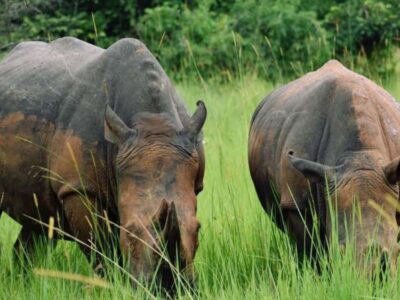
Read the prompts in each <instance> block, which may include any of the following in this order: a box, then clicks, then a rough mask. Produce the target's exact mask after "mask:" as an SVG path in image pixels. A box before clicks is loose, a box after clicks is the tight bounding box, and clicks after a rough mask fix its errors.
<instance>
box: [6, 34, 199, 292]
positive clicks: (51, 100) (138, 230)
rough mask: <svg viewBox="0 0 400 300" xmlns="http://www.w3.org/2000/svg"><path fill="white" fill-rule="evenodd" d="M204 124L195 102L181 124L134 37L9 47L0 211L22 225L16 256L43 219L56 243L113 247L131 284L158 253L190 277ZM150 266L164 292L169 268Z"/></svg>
mask: <svg viewBox="0 0 400 300" xmlns="http://www.w3.org/2000/svg"><path fill="white" fill-rule="evenodd" d="M205 118H206V108H205V106H204V104H203V102H201V101H199V102H198V107H197V110H196V112H195V113H194V115H193V116H192V117H190V116H189V115H188V113H187V110H186V108H185V105H184V104H183V102H182V101H181V99H180V98H179V96H178V95H177V93H176V91H175V89H174V87H173V86H172V85H171V82H170V80H169V79H168V77H167V75H166V74H165V73H164V71H163V70H162V68H161V66H160V65H159V63H158V62H157V60H156V59H155V58H154V57H153V55H152V54H151V53H150V52H149V50H148V49H147V48H146V47H145V46H144V45H143V44H142V43H141V42H140V41H138V40H135V39H123V40H120V41H118V42H116V43H115V44H113V45H112V46H110V47H109V48H108V49H107V50H103V49H101V48H98V47H95V46H93V45H90V44H87V43H85V42H82V41H79V40H77V39H74V38H62V39H58V40H55V41H54V42H52V43H49V44H47V43H42V42H25V43H22V44H19V45H18V46H16V47H15V49H13V50H12V51H11V53H10V54H8V56H6V57H5V58H4V60H3V61H1V62H0V192H1V195H2V198H1V199H2V200H1V203H0V214H1V212H5V213H7V214H8V215H9V216H11V217H12V218H13V219H15V220H16V221H17V222H19V223H20V224H21V225H22V230H21V233H20V237H19V239H18V240H17V242H16V245H15V247H16V248H19V247H21V246H23V247H25V249H27V250H28V252H29V250H30V249H32V247H33V242H32V241H33V237H34V236H39V237H45V236H47V228H46V226H42V225H41V224H40V222H43V223H45V224H48V223H49V220H50V218H51V217H53V218H54V219H55V220H56V221H55V225H56V226H57V227H58V228H60V229H61V230H62V231H64V232H65V233H67V234H68V235H64V236H63V235H61V234H57V232H56V236H55V238H56V239H58V238H63V237H64V238H68V237H69V235H70V236H72V237H74V238H78V239H79V240H81V241H82V242H83V243H85V244H86V245H88V244H89V245H90V244H92V245H96V246H98V247H103V246H105V247H106V248H107V247H110V245H112V247H115V248H119V249H120V250H122V253H123V254H124V256H125V258H127V259H128V261H129V266H130V271H131V273H132V274H133V275H134V276H135V277H136V278H143V279H145V280H151V279H152V277H153V276H154V275H155V270H156V269H158V264H159V263H160V253H162V252H163V249H164V248H165V254H166V255H167V256H169V258H170V260H171V261H172V263H175V262H179V266H180V268H181V270H182V271H183V272H184V273H185V274H186V275H187V279H188V280H189V281H191V280H193V276H194V275H193V270H192V262H193V259H194V256H195V252H196V249H197V246H198V230H199V228H200V225H199V221H198V219H197V217H196V195H197V194H198V193H199V192H200V191H201V190H202V188H203V175H204V151H203V146H202V142H201V138H202V137H201V128H202V126H203V124H204V121H205ZM99 216H102V217H103V218H102V217H99ZM104 216H107V218H108V219H109V221H110V222H109V223H107V222H105V221H104ZM113 223H115V224H117V225H120V226H119V227H116V226H114V225H113ZM110 229H111V230H110ZM95 231H96V232H97V231H99V232H101V234H100V235H99V234H97V233H96V232H95ZM113 231H114V232H117V236H119V245H118V244H117V245H115V244H112V243H111V242H110V239H111V236H112V232H113ZM99 236H101V238H99ZM81 248H82V250H83V251H84V252H85V253H86V254H87V255H90V249H88V247H87V246H85V245H82V244H81ZM99 249H102V248H99ZM99 262H100V260H99V257H98V258H97V259H96V261H95V263H96V265H97V264H98V263H99ZM159 269H160V271H159V272H158V274H157V275H158V278H159V279H160V281H161V284H162V285H164V287H167V288H169V287H171V286H172V285H173V283H172V282H173V278H172V273H173V271H172V270H171V268H170V267H169V264H168V263H166V262H164V261H163V260H161V264H160V268H159Z"/></svg>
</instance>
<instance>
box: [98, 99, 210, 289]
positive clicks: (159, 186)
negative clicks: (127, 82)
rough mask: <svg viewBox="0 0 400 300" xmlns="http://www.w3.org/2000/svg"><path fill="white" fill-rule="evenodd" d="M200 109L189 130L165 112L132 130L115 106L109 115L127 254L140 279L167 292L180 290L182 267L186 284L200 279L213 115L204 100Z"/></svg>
mask: <svg viewBox="0 0 400 300" xmlns="http://www.w3.org/2000/svg"><path fill="white" fill-rule="evenodd" d="M197 105H198V107H197V110H196V112H195V113H194V114H193V116H192V117H191V118H190V122H189V124H188V125H187V126H186V127H184V128H179V126H178V125H177V124H176V122H174V121H173V120H171V119H170V118H169V117H168V116H167V115H164V114H152V113H142V114H138V115H137V116H135V119H134V120H133V121H132V126H131V127H128V126H127V125H126V124H125V123H124V122H123V121H122V120H121V119H120V118H119V116H118V115H117V114H116V113H115V112H114V111H113V110H112V109H111V108H110V107H108V108H107V109H106V114H105V138H106V140H107V141H108V142H110V143H113V144H115V145H116V146H117V155H116V164H115V165H116V170H115V171H116V179H117V183H118V184H117V186H118V209H119V218H120V225H121V229H120V247H121V250H122V253H123V254H124V257H125V258H127V259H128V264H129V269H130V272H131V274H132V275H133V276H134V277H136V278H138V279H139V278H140V279H141V280H144V281H147V282H150V281H152V280H153V278H156V279H157V281H158V283H160V284H161V286H162V287H164V288H166V289H171V288H173V287H174V273H175V272H176V269H175V268H176V266H179V269H180V271H181V274H182V273H183V274H184V275H185V276H184V278H185V280H187V281H188V282H193V280H194V272H193V267H192V263H193V260H194V257H195V253H196V250H197V247H198V232H199V229H200V223H199V221H198V219H197V217H196V210H197V202H196V201H197V200H196V196H197V194H198V193H199V192H200V191H201V190H202V188H203V175H204V153H203V146H202V141H201V129H202V127H203V125H204V122H205V119H206V114H207V111H206V108H205V105H204V103H203V102H201V101H199V102H198V104H197ZM154 276H155V277H154Z"/></svg>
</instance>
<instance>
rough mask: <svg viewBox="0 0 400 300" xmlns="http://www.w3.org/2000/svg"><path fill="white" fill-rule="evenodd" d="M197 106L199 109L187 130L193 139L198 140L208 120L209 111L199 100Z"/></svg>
mask: <svg viewBox="0 0 400 300" xmlns="http://www.w3.org/2000/svg"><path fill="white" fill-rule="evenodd" d="M196 104H197V109H196V111H195V112H194V114H193V116H192V117H191V118H190V123H189V126H188V128H185V129H186V131H187V132H188V133H189V135H190V136H191V137H192V138H196V137H197V136H198V135H199V133H200V131H201V129H202V128H203V125H204V123H205V121H206V118H207V109H206V105H205V104H204V102H203V101H201V100H199V101H197V103H196Z"/></svg>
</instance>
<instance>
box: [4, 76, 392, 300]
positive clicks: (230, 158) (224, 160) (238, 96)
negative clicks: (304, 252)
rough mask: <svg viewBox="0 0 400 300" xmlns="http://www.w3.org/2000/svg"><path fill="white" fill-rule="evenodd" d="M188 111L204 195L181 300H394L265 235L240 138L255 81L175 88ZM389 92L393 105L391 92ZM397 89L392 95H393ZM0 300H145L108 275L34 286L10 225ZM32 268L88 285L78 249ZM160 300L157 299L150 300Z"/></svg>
mask: <svg viewBox="0 0 400 300" xmlns="http://www.w3.org/2000/svg"><path fill="white" fill-rule="evenodd" d="M177 86H178V89H179V91H180V93H181V95H182V96H183V97H184V98H185V99H186V100H187V102H188V103H189V104H190V105H189V106H190V107H191V108H192V109H194V106H195V101H196V100H197V99H199V98H200V97H201V98H203V99H204V100H205V101H206V102H207V104H208V109H209V116H208V120H207V122H206V126H205V133H204V135H205V142H206V144H205V147H206V156H207V169H206V177H205V189H204V191H203V192H202V193H201V195H200V197H199V201H198V213H199V218H200V220H201V222H202V229H201V231H200V247H199V250H198V253H197V256H196V261H195V264H196V270H197V275H198V290H197V291H196V292H195V294H190V295H181V297H182V298H184V299H190V298H195V297H196V296H199V297H200V298H201V299H230V300H231V299H244V298H245V299H307V300H308V299H358V298H366V299H374V298H373V297H376V299H382V298H383V299H398V298H399V297H400V280H398V277H394V278H388V279H387V280H385V281H383V282H382V283H377V282H374V281H371V280H369V279H368V277H367V276H365V275H363V274H361V272H359V271H357V269H356V268H355V265H354V261H353V260H352V258H351V257H352V256H351V250H349V253H346V255H345V256H344V257H341V256H340V255H339V251H338V249H337V247H335V245H333V246H332V256H331V257H330V258H328V257H326V256H323V258H322V271H321V274H318V273H317V272H316V271H315V270H314V269H313V268H312V267H311V266H309V264H307V263H306V264H303V266H299V264H297V258H296V255H295V249H294V247H293V245H292V244H291V242H290V241H289V239H288V238H287V236H285V235H283V234H282V233H281V232H280V231H278V230H277V229H276V227H275V225H273V224H272V223H271V222H270V220H269V218H268V216H267V215H266V214H265V213H264V212H263V210H262V208H261V205H260V204H259V202H258V199H257V196H256V194H255V191H254V188H253V185H252V182H251V180H250V176H249V171H248V167H247V135H248V129H249V122H250V118H251V115H252V113H253V111H254V109H255V107H256V105H257V104H258V102H259V101H260V100H261V99H262V98H263V97H264V96H265V95H266V94H267V93H268V92H269V91H270V90H271V89H272V86H271V85H270V84H268V83H266V82H265V81H263V80H260V79H257V78H255V77H242V78H241V79H240V80H235V81H232V82H230V83H228V84H220V83H199V82H198V83H193V82H192V81H187V82H185V81H184V82H181V83H178V84H177ZM388 89H389V91H391V92H393V94H394V95H395V96H396V97H400V90H399V89H398V88H397V87H396V86H393V87H392V86H388ZM396 89H397V90H396ZM0 228H1V230H0V241H1V248H0V253H1V255H0V270H1V271H0V299H9V298H11V297H12V298H15V299H53V298H56V297H57V299H77V298H78V299H93V298H96V297H99V298H100V299H103V298H104V299H129V298H134V299H138V298H149V299H151V298H152V296H150V295H149V294H148V293H147V291H146V290H143V289H139V290H138V292H137V293H136V294H133V292H132V290H131V288H130V284H129V281H128V280H127V279H126V278H125V276H124V275H123V272H121V271H119V270H118V269H117V268H116V267H114V268H111V270H110V271H109V272H108V276H107V277H106V278H105V280H106V281H107V282H108V283H109V284H111V288H102V287H95V286H93V285H92V284H88V283H84V282H79V281H71V280H67V279H59V278H50V277H42V276H39V275H35V274H33V272H32V270H31V269H28V270H27V271H26V273H23V272H22V271H21V270H20V269H19V268H18V267H17V266H16V264H13V263H12V260H11V247H12V243H13V242H14V240H15V238H16V235H17V230H18V225H17V224H16V223H14V222H13V221H11V220H10V219H9V218H8V217H6V216H3V217H2V219H1V221H0ZM34 268H39V269H44V270H58V271H64V272H66V273H72V274H80V275H86V276H89V277H90V278H95V277H96V275H95V274H94V272H93V270H92V269H91V267H90V265H89V263H88V262H87V261H86V260H85V258H84V256H83V255H82V253H81V252H80V250H79V249H78V247H77V245H76V244H75V243H72V242H64V241H63V242H59V243H58V245H57V247H56V248H55V249H52V248H46V246H42V247H41V248H39V249H38V251H37V260H35V261H34ZM155 296H156V297H158V298H160V297H161V296H160V295H159V294H156V295H155Z"/></svg>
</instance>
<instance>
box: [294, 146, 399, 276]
mask: <svg viewBox="0 0 400 300" xmlns="http://www.w3.org/2000/svg"><path fill="white" fill-rule="evenodd" d="M289 161H290V162H291V164H292V165H293V166H294V167H295V168H296V169H297V170H298V171H300V172H301V173H302V174H303V175H304V176H305V177H306V178H307V179H309V181H310V182H314V183H316V184H318V185H319V186H320V187H321V188H322V189H324V190H325V193H326V194H325V195H326V196H325V201H326V202H327V203H325V204H326V205H325V207H326V209H327V210H328V208H331V209H332V210H331V212H328V211H326V212H325V216H326V217H325V219H324V220H322V222H323V224H322V226H324V228H325V231H326V235H327V238H328V240H329V239H330V237H331V235H332V230H333V229H332V228H333V226H332V225H333V222H334V220H332V218H333V217H335V218H337V220H335V222H336V221H337V224H336V227H337V229H338V230H337V237H338V239H339V244H340V248H341V249H342V250H343V249H344V248H345V247H346V244H347V242H348V241H349V240H353V241H354V245H355V254H356V258H357V263H358V265H362V266H363V267H366V268H367V270H368V271H369V272H370V273H371V272H373V271H374V270H377V269H380V270H382V268H387V267H389V266H390V269H391V270H392V271H394V270H395V267H396V260H397V256H398V254H399V246H398V244H397V238H398V223H397V219H398V217H399V214H398V211H397V205H398V204H397V203H398V199H399V184H398V181H399V179H400V164H399V163H400V158H397V159H394V160H392V161H389V162H387V161H386V163H384V162H385V159H383V157H382V156H381V155H379V153H373V152H371V151H366V152H362V151H360V152H359V153H356V154H353V155H350V156H349V157H347V158H345V159H343V161H342V162H341V163H340V164H338V165H337V166H327V165H323V164H320V163H316V162H313V161H309V160H306V159H302V158H299V157H296V156H294V155H293V154H292V153H289ZM327 193H329V196H328V195H327Z"/></svg>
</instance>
